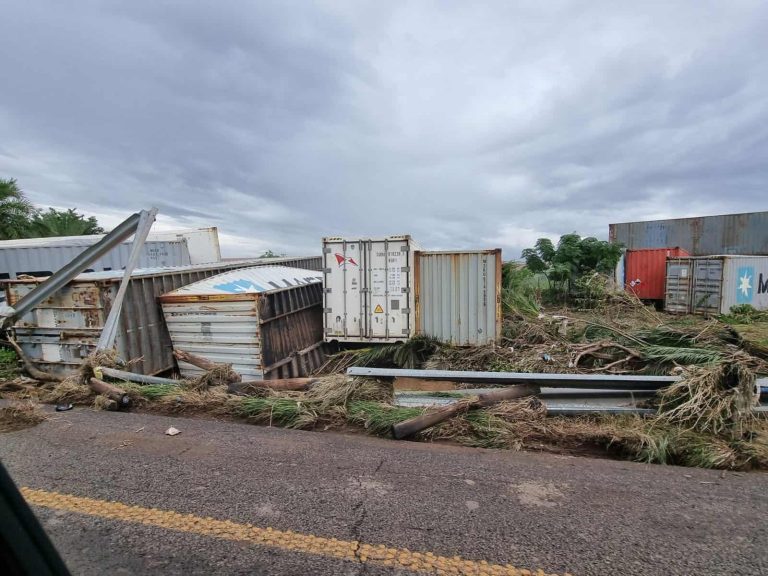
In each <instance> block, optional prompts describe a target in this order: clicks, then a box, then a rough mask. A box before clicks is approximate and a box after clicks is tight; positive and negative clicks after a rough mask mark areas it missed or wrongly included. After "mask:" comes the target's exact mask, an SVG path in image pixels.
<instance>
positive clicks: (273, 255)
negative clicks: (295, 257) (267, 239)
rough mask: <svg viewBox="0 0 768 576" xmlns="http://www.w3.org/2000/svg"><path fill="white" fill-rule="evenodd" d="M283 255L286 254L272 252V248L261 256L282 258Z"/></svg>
mask: <svg viewBox="0 0 768 576" xmlns="http://www.w3.org/2000/svg"><path fill="white" fill-rule="evenodd" d="M281 256H285V254H276V253H275V252H272V250H267V251H266V252H264V254H262V255H261V256H259V258H280V257H281Z"/></svg>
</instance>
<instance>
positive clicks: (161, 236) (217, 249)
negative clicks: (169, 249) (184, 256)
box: [148, 226, 221, 264]
mask: <svg viewBox="0 0 768 576" xmlns="http://www.w3.org/2000/svg"><path fill="white" fill-rule="evenodd" d="M148 239H149V240H165V241H167V240H176V241H185V242H186V243H187V248H188V250H189V259H190V264H209V263H211V262H221V246H220V244H219V230H218V229H217V228H216V226H211V227H210V228H190V229H184V230H169V231H167V232H152V233H150V235H149V238H148Z"/></svg>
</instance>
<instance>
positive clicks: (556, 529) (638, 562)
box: [0, 409, 768, 575]
mask: <svg viewBox="0 0 768 576" xmlns="http://www.w3.org/2000/svg"><path fill="white" fill-rule="evenodd" d="M169 426H174V427H176V428H178V429H179V430H181V434H180V435H178V436H174V437H170V436H165V435H164V431H165V430H166V429H167V428H168V427H169ZM0 458H2V460H3V462H4V464H5V465H6V467H7V468H8V469H9V471H10V473H11V475H12V476H13V477H14V479H15V480H16V482H17V484H18V485H19V486H24V487H28V488H30V489H33V490H37V491H47V492H55V493H61V494H66V495H74V496H79V497H87V498H89V499H94V500H95V501H98V502H101V501H114V502H118V503H123V504H128V505H134V506H139V507H142V509H145V508H146V509H159V510H160V511H174V512H178V513H181V514H190V515H194V517H195V518H199V519H201V521H202V522H203V523H204V522H205V519H207V518H213V519H216V520H229V521H231V522H232V523H235V524H234V525H235V526H237V527H241V526H243V525H253V526H256V527H261V528H271V529H273V530H275V531H286V533H289V534H291V535H294V534H296V535H298V536H297V537H296V538H297V539H298V540H297V541H299V542H304V541H305V540H306V541H312V539H311V538H305V537H304V536H302V535H314V536H318V537H322V538H325V539H331V540H324V541H323V542H329V541H330V542H336V541H339V542H341V543H347V544H349V543H354V542H358V543H359V544H354V556H353V557H352V558H351V559H343V558H340V557H334V556H332V555H331V554H330V552H329V553H327V554H326V553H324V550H323V548H322V546H323V545H316V546H319V548H317V549H316V550H315V549H313V550H315V551H314V552H310V553H308V552H307V550H306V549H308V547H309V546H310V544H306V545H304V544H300V545H297V546H294V547H293V548H292V546H293V544H286V545H282V544H281V545H261V544H257V543H254V542H250V541H233V540H227V539H223V538H220V537H212V536H211V535H206V534H202V533H199V531H198V532H195V531H182V530H175V529H168V528H163V527H161V526H159V525H147V524H141V523H138V522H135V521H129V520H126V519H120V518H116V517H108V515H107V514H101V515H99V514H93V515H88V514H85V513H80V512H73V511H71V510H66V509H61V507H57V506H55V505H54V506H40V505H36V506H35V507H34V510H35V512H36V513H37V515H38V516H39V517H40V519H41V520H42V522H43V525H44V527H45V528H46V530H47V531H48V533H49V534H50V535H51V537H52V539H53V541H54V543H55V544H56V546H57V548H58V549H59V550H60V552H61V553H62V555H63V557H64V559H65V561H66V562H67V564H68V565H69V566H70V568H71V570H72V571H73V573H75V574H94V575H95V574H105V573H110V574H118V575H129V574H150V573H151V574H185V575H189V574H212V573H215V574H265V575H266V574H269V575H273V574H276V575H280V574H286V575H288V574H350V575H351V574H371V575H377V574H408V573H410V571H409V570H408V569H407V568H406V566H407V563H406V564H405V565H404V564H402V563H401V564H398V565H394V566H386V565H383V564H382V563H377V562H373V561H365V559H364V558H363V557H362V553H361V550H362V549H363V547H364V546H365V545H383V546H385V547H391V549H393V550H396V551H398V552H397V553H398V554H401V555H402V554H403V553H404V552H403V551H404V550H405V549H407V550H409V551H413V552H416V551H418V552H422V553H424V554H427V553H430V554H434V555H437V556H440V557H447V558H452V557H454V556H460V557H461V558H463V559H467V560H473V561H476V566H478V568H477V570H478V571H477V572H476V573H483V569H482V566H484V565H483V564H480V563H481V562H488V563H490V564H497V565H505V564H512V565H514V566H515V567H518V568H524V569H529V570H532V571H533V572H534V573H535V572H536V570H539V569H541V570H543V571H544V572H545V573H556V574H564V573H572V574H574V575H579V574H600V575H604V574H681V575H682V574H766V573H768V552H767V551H766V546H765V544H766V542H768V522H766V521H765V518H766V517H767V513H768V475H766V474H764V473H743V472H738V473H737V472H719V471H708V470H697V469H689V468H678V467H664V466H655V465H643V464H635V463H628V462H619V461H609V460H595V459H589V458H576V457H566V456H555V455H546V454H532V453H519V452H511V451H494V450H479V449H470V448H460V447H455V446H446V445H430V444H419V443H411V442H395V441H388V440H382V439H376V438H369V437H364V436H359V435H345V434H337V433H317V432H301V431H292V430H282V429H278V428H265V427H258V426H250V425H247V424H241V423H234V422H219V421H211V420H202V419H188V418H171V417H163V416H157V415H149V414H129V413H109V412H94V411H91V410H89V409H75V410H73V411H71V412H65V413H51V414H50V418H49V420H47V421H46V422H43V423H42V424H40V425H38V426H36V427H34V428H30V429H26V430H21V431H17V432H12V433H7V434H2V435H0ZM47 492H46V493H47ZM54 500H55V498H54ZM113 506H114V505H113ZM104 508H105V509H106V508H108V505H106V504H105V505H104ZM238 529H241V530H243V528H238ZM281 533H282V532H281ZM290 538H293V536H291V537H290ZM302 539H303V540H302ZM333 539H336V540H333ZM286 541H287V540H286ZM291 542H293V540H291ZM302 546H305V548H306V549H302ZM418 556H419V557H423V556H422V555H418ZM407 562H410V559H409V560H408V561H407ZM413 566H416V564H413ZM500 569H501V568H499V570H500ZM488 573H491V572H488ZM499 573H501V572H499Z"/></svg>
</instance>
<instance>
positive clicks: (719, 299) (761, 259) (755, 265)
mask: <svg viewBox="0 0 768 576" xmlns="http://www.w3.org/2000/svg"><path fill="white" fill-rule="evenodd" d="M667 267H668V273H667V290H666V292H667V295H668V297H669V296H673V297H674V299H673V300H672V301H671V302H668V303H667V304H666V305H665V309H666V310H667V311H669V312H680V311H682V308H683V307H684V305H683V298H684V297H685V292H686V291H687V297H688V301H687V311H688V312H690V313H693V314H703V315H716V314H728V313H729V312H730V310H731V307H733V306H737V305H741V304H749V305H751V306H753V307H754V308H756V309H758V310H768V256H750V255H746V256H744V255H738V256H734V255H718V256H707V257H699V258H687V259H686V258H678V259H671V260H670V261H669V262H668V264H667ZM687 277H692V280H691V281H690V282H688V283H685V282H684V281H681V280H682V279H683V278H687Z"/></svg>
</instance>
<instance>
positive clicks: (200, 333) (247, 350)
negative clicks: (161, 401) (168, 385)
mask: <svg viewBox="0 0 768 576" xmlns="http://www.w3.org/2000/svg"><path fill="white" fill-rule="evenodd" d="M322 280H323V277H322V274H321V273H320V272H312V271H308V270H302V269H299V268H288V267H285V266H261V267H257V268H243V269H240V270H233V271H230V272H224V273H223V274H219V275H217V276H213V277H211V278H207V279H206V280H202V281H200V282H195V283H194V284H189V285H187V286H184V287H182V288H179V289H177V290H174V291H172V292H169V293H167V294H164V295H162V296H161V297H160V302H161V305H162V308H163V315H164V316H165V323H166V326H167V327H168V332H169V334H170V336H171V342H172V343H173V347H174V349H175V350H182V351H184V352H189V353H191V354H196V355H199V356H202V357H203V358H207V359H208V360H211V361H213V362H218V363H226V364H231V365H232V368H234V370H235V371H236V372H238V373H239V374H241V375H242V376H243V378H244V379H245V380H261V379H274V378H295V377H300V376H308V375H310V374H311V373H312V372H313V371H314V370H315V369H317V368H319V367H320V366H321V365H322V361H323V351H322V344H323V314H322V306H323V290H322V286H323V285H322ZM179 370H180V372H181V374H182V376H185V377H195V376H199V375H201V374H202V373H203V371H202V370H201V369H200V368H197V367H196V366H192V365H191V364H187V363H184V362H179Z"/></svg>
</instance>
